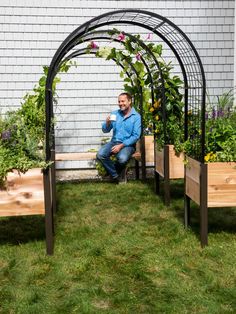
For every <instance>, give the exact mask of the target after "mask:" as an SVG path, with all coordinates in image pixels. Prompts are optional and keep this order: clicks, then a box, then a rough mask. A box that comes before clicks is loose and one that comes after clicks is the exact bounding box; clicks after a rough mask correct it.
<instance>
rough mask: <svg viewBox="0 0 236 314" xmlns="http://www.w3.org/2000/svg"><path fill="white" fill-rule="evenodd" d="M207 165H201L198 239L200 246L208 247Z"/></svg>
mask: <svg viewBox="0 0 236 314" xmlns="http://www.w3.org/2000/svg"><path fill="white" fill-rule="evenodd" d="M207 194H208V191H207V164H204V163H201V174H200V239H201V246H202V247H204V246H205V245H208V207H207Z"/></svg>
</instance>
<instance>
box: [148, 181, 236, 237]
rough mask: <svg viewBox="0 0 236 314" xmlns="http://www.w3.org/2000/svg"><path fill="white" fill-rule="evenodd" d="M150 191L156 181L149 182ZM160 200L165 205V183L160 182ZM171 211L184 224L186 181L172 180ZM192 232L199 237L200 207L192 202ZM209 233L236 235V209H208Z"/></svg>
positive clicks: (153, 188)
mask: <svg viewBox="0 0 236 314" xmlns="http://www.w3.org/2000/svg"><path fill="white" fill-rule="evenodd" d="M147 184H148V185H149V186H150V189H152V190H153V191H154V190H155V184H154V180H150V181H147ZM160 198H161V200H162V201H163V203H164V187H163V181H161V182H160ZM169 208H170V210H171V211H172V212H173V213H174V215H175V217H176V218H177V219H178V220H179V221H180V222H181V223H183V224H184V180H182V179H178V180H170V206H169ZM190 208H191V210H190V214H191V223H190V228H191V230H192V231H193V232H194V233H195V234H196V235H197V236H198V237H199V233H200V207H199V206H198V205H197V204H196V203H194V202H193V201H191V205H190ZM208 232H209V233H221V232H226V233H235V232H236V207H226V208H208Z"/></svg>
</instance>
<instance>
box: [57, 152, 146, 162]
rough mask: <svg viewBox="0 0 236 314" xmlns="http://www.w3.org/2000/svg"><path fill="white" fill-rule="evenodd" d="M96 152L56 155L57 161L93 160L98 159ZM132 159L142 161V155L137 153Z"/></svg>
mask: <svg viewBox="0 0 236 314" xmlns="http://www.w3.org/2000/svg"><path fill="white" fill-rule="evenodd" d="M96 154H97V153H96V152H85V153H57V154H56V161H67V160H70V161H71V160H75V161H81V160H92V159H95V158H96ZM132 158H134V159H136V160H139V161H140V160H141V153H140V152H138V151H136V152H135V153H134V154H133V155H132Z"/></svg>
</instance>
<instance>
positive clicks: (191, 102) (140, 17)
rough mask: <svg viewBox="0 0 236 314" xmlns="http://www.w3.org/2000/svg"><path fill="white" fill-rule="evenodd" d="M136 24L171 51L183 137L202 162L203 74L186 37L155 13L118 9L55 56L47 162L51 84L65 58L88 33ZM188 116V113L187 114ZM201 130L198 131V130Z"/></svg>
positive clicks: (51, 70)
mask: <svg viewBox="0 0 236 314" xmlns="http://www.w3.org/2000/svg"><path fill="white" fill-rule="evenodd" d="M112 24H113V25H119V24H123V25H137V26H140V27H142V28H145V29H147V30H149V31H151V32H153V33H154V34H156V35H157V36H159V37H160V38H161V39H162V40H163V41H164V42H165V43H166V44H167V45H168V46H169V47H170V49H171V50H172V51H173V53H174V55H175V56H176V58H177V60H178V63H179V65H180V68H181V71H182V74H183V78H184V93H185V138H186V139H187V138H190V139H191V143H193V147H192V155H193V156H194V157H195V158H197V159H198V160H199V161H201V162H204V151H205V147H204V146H205V85H206V84H205V75H204V70H203V66H202V63H201V60H200V57H199V55H198V53H197V51H196V49H195V47H194V46H193V44H192V42H191V41H190V40H189V38H188V37H187V36H186V34H185V33H184V32H183V31H182V30H181V29H179V28H178V27H177V26H176V25H175V24H174V23H172V22H171V21H169V20H168V19H166V18H165V17H162V16H160V15H158V14H155V13H152V12H148V11H143V10H135V9H128V10H118V11H113V12H108V13H105V14H103V15H100V16H98V17H96V18H93V19H92V20H90V21H88V22H86V23H84V24H83V25H81V26H80V27H78V28H77V29H76V30H75V31H73V32H72V33H71V34H70V35H69V36H68V37H67V38H66V39H65V40H64V42H63V43H62V44H61V46H60V47H59V48H58V50H57V52H56V53H55V55H54V57H53V59H52V62H51V65H50V68H49V72H48V77H47V83H46V115H47V117H46V129H47V130H46V131H47V138H46V155H47V159H50V142H49V139H50V133H51V129H50V125H51V119H52V117H53V101H52V89H51V87H52V82H53V78H54V76H55V75H56V73H57V71H58V67H59V64H60V62H61V60H62V59H63V58H64V57H65V55H66V54H67V53H68V52H69V51H71V50H72V49H73V48H74V47H75V46H77V45H78V44H79V43H80V42H81V39H82V38H83V37H86V34H88V33H89V32H91V31H93V30H95V29H98V28H102V27H104V26H107V25H112ZM190 113H191V114H190ZM199 130H200V131H199Z"/></svg>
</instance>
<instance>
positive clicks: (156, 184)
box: [155, 170, 160, 195]
mask: <svg viewBox="0 0 236 314" xmlns="http://www.w3.org/2000/svg"><path fill="white" fill-rule="evenodd" d="M155 192H156V194H158V195H160V175H159V173H158V172H157V171H156V170H155Z"/></svg>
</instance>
